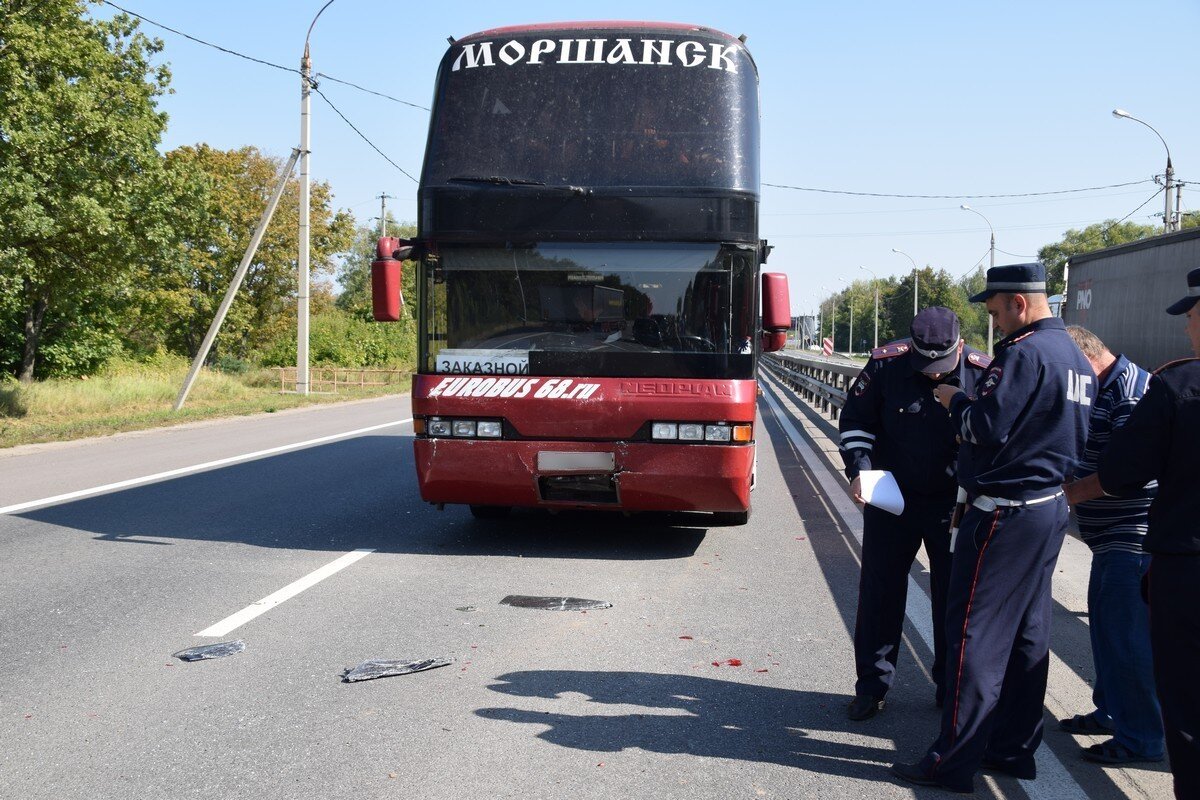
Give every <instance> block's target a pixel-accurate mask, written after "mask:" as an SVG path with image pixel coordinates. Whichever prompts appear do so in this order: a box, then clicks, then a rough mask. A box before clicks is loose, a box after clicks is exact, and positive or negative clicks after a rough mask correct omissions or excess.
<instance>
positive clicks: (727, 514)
mask: <svg viewBox="0 0 1200 800" xmlns="http://www.w3.org/2000/svg"><path fill="white" fill-rule="evenodd" d="M713 519H715V520H716V521H717V524H718V525H745V524H746V523H747V522H749V521H750V509H748V508H747V509H746V510H745V511H717V512H714V513H713Z"/></svg>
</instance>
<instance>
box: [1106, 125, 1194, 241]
mask: <svg viewBox="0 0 1200 800" xmlns="http://www.w3.org/2000/svg"><path fill="white" fill-rule="evenodd" d="M1112 115H1113V116H1114V117H1116V118H1117V119H1131V120H1133V121H1134V122H1140V123H1141V124H1143V125H1145V126H1146V127H1147V128H1149V129H1150V130H1152V131H1154V135H1155V136H1157V137H1158V140H1159V141H1160V142H1162V146H1163V148H1164V149H1166V151H1167V173H1166V181H1165V183H1166V191H1164V192H1163V233H1170V232H1171V231H1177V230H1179V204H1180V197H1179V193H1180V187H1179V186H1178V185H1177V184H1176V185H1175V213H1174V214H1173V215H1172V214H1171V185H1172V184H1174V183H1175V168H1174V167H1173V166H1171V148H1170V147H1167V140H1166V139H1164V138H1163V137H1162V134H1161V133H1159V132H1158V131H1156V130H1154V126H1153V125H1151V124H1150V123H1149V122H1146V121H1145V120H1141V119H1138V118H1137V117H1135V116H1134V115H1133V114H1130V113H1129V112H1128V111H1126V110H1125V109H1123V108H1114V109H1113V112H1112Z"/></svg>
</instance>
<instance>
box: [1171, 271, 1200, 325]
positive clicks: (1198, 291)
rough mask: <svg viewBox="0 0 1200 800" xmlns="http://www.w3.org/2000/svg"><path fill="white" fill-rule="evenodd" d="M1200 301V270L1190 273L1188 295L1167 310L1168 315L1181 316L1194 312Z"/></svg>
mask: <svg viewBox="0 0 1200 800" xmlns="http://www.w3.org/2000/svg"><path fill="white" fill-rule="evenodd" d="M1197 300H1200V269H1194V270H1192V271H1191V272H1189V273H1188V293H1187V295H1185V296H1184V297H1183V298H1182V299H1181V300H1176V301H1175V302H1174V303H1171V305H1170V306H1169V307H1168V308H1167V313H1168V314H1174V315H1175V316H1179V315H1180V314H1186V313H1187V312H1189V311H1191V310H1192V306H1194V305H1196V301H1197Z"/></svg>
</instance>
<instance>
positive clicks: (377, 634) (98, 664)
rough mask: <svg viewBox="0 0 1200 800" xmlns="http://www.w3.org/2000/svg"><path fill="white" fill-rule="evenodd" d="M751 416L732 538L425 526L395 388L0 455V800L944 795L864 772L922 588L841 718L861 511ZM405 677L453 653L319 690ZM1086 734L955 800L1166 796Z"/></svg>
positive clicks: (1077, 649) (907, 681)
mask: <svg viewBox="0 0 1200 800" xmlns="http://www.w3.org/2000/svg"><path fill="white" fill-rule="evenodd" d="M760 413H761V420H760V425H759V426H758V432H757V438H758V441H759V457H758V458H759V460H758V465H759V484H758V487H757V489H756V490H755V492H754V506H755V510H754V515H753V518H752V519H751V522H750V524H749V525H747V526H744V527H710V526H709V522H708V519H707V518H706V517H705V516H703V515H679V516H674V517H655V518H638V517H634V518H625V517H622V516H616V515H607V514H600V513H596V514H589V513H563V514H559V515H556V516H550V515H546V514H541V513H533V512H526V513H517V514H514V515H513V516H512V517H511V518H509V519H508V520H505V521H503V522H491V523H484V522H478V521H475V520H473V519H472V518H471V517H470V515H469V514H468V513H467V511H466V509H463V508H448V509H446V510H445V511H443V512H439V511H437V510H436V509H434V508H432V507H430V506H427V505H425V504H423V503H422V502H421V501H420V498H419V497H418V495H417V491H416V486H415V478H414V474H413V464H412V447H411V443H410V439H411V435H412V428H411V424H408V423H407V422H405V421H406V420H407V419H408V417H409V410H408V402H407V398H399V397H393V398H385V399H381V400H372V401H365V402H360V403H351V404H346V405H340V406H322V407H319V408H313V409H308V410H303V411H293V412H285V413H279V414H272V415H263V416H259V417H253V418H240V419H235V420H225V421H219V422H211V423H204V424H200V425H194V426H188V427H186V428H176V429H168V430H159V431H152V432H146V433H139V434H126V435H121V436H115V437H109V438H105V439H97V440H91V441H86V442H78V443H70V444H65V445H52V446H32V447H25V448H18V449H13V450H7V451H0V553H3V559H2V560H0V564H2V569H3V574H4V579H3V581H0V796H2V797H5V798H8V797H13V798H23V799H24V798H30V799H32V798H53V799H54V800H66V799H67V798H89V799H90V798H108V797H113V798H117V797H120V798H126V797H137V798H140V797H164V796H169V797H181V798H192V797H196V798H199V797H204V798H212V797H232V796H249V797H255V798H301V797H303V798H309V797H312V798H340V797H355V798H359V797H363V798H373V797H398V796H419V797H422V798H432V799H433V800H437V799H438V798H461V797H471V798H474V797H488V798H507V797H513V798H523V800H530V799H533V798H568V797H569V798H606V799H607V798H614V797H621V798H643V797H654V798H675V797H678V798H696V797H702V798H710V797H711V798H731V797H749V798H756V797H774V798H809V797H818V798H858V797H879V798H893V797H912V796H914V794H915V795H916V796H919V797H926V796H928V797H936V796H943V795H941V793H940V792H936V791H931V790H918V791H916V792H915V793H914V791H913V790H912V789H909V788H908V787H905V786H901V785H898V784H897V783H895V782H894V781H893V779H892V778H891V777H890V776H889V775H888V773H887V765H888V764H890V763H891V762H893V761H895V760H897V759H898V758H899V759H903V760H915V759H916V758H917V757H919V755H920V754H921V753H922V752H923V750H924V748H925V747H926V746H927V745H928V744H929V742H930V741H931V740H932V738H933V736H934V735H935V733H936V729H937V724H938V713H937V710H936V709H935V708H934V705H933V684H932V682H931V681H930V680H929V677H928V674H927V673H926V672H925V668H924V667H923V666H922V664H924V663H927V662H928V661H929V660H930V658H931V654H930V651H929V647H928V645H927V644H926V642H927V641H928V638H929V632H928V627H929V624H928V621H927V611H925V612H924V614H923V613H922V604H924V607H925V608H926V609H927V607H928V598H927V596H926V595H925V594H924V592H925V591H926V587H927V584H928V581H927V575H926V574H925V573H924V571H923V569H922V568H921V566H920V565H918V566H916V567H914V570H913V573H912V575H913V588H912V590H911V592H910V601H909V609H910V615H911V616H912V618H913V619H914V620H915V624H909V625H908V626H907V629H906V633H907V637H906V643H907V652H905V653H903V654H902V663H901V672H900V678H899V680H898V685H897V686H896V687H895V688H894V689H893V691H892V692H891V694H890V695H889V698H888V699H889V703H888V707H887V709H886V710H885V712H884V713H883V714H881V715H880V716H879V717H877V718H875V719H873V720H870V721H868V722H865V723H851V722H849V721H848V720H846V718H845V713H844V707H845V703H846V702H847V701H848V700H849V697H848V693H849V692H850V691H851V689H852V686H853V678H854V676H853V664H852V659H851V656H850V639H849V631H850V630H851V628H852V626H853V621H854V613H855V605H856V599H857V570H858V562H857V554H858V542H857V539H856V534H860V531H859V530H858V528H859V526H860V524H861V522H860V518H859V517H858V514H857V511H856V510H855V509H854V507H853V505H852V504H850V503H849V501H848V499H847V498H846V496H845V493H844V491H843V490H842V488H841V483H843V482H839V480H838V479H837V478H836V476H835V475H834V473H833V471H832V469H831V468H830V467H829V454H830V453H831V452H832V450H833V445H832V444H830V442H829V441H828V440H827V438H826V434H827V433H828V431H829V425H828V423H826V422H823V421H822V420H821V419H820V418H819V417H817V415H816V414H814V413H813V412H811V411H810V410H807V409H803V408H798V407H797V406H796V405H795V402H794V398H792V397H791V396H790V395H788V394H787V393H786V392H784V391H782V390H780V389H778V387H775V386H774V385H773V384H770V383H769V382H768V391H767V395H766V397H764V400H763V402H762V403H760ZM355 432H357V433H355ZM346 434H349V435H346ZM305 443H308V444H305ZM254 454H257V455H254ZM248 455H249V456H250V457H248V458H247V456H248ZM196 465H206V466H203V467H202V468H201V469H199V470H195V469H193V467H195V466H196ZM481 468H485V467H483V466H482V465H481ZM156 476H157V477H156ZM98 487H100V490H99V491H95V490H96V489H97V488H98ZM103 487H109V488H103ZM52 498H57V499H52ZM48 499H52V500H49V501H48ZM363 550H370V551H371V552H369V553H365V554H364V553H361V552H360V553H357V554H356V555H355V556H348V554H351V553H355V551H363ZM344 557H345V558H344ZM339 559H342V560H341V561H339ZM334 562H337V565H339V566H341V569H339V570H338V571H336V572H332V574H328V575H327V576H325V577H324V578H323V579H321V580H319V581H318V580H315V578H314V579H313V581H312V583H311V585H309V586H307V588H303V589H302V590H301V591H298V592H296V591H295V589H296V588H297V587H296V586H295V584H296V582H297V581H299V580H301V579H304V578H305V577H306V576H312V575H313V574H314V573H315V572H316V571H318V570H321V569H322V568H324V567H327V566H328V565H330V564H333V563H334ZM1087 569H1088V555H1087V551H1086V548H1084V547H1083V546H1082V545H1081V544H1079V542H1077V541H1074V540H1068V543H1067V545H1066V546H1065V548H1064V553H1063V557H1062V559H1061V562H1060V574H1059V579H1058V581H1057V585H1056V588H1055V598H1056V601H1057V603H1056V607H1055V620H1054V624H1055V630H1054V660H1053V663H1052V667H1051V687H1050V693H1049V696H1048V698H1047V706H1048V710H1047V719H1050V718H1051V717H1052V716H1058V715H1065V714H1073V713H1076V712H1084V711H1088V710H1090V709H1091V706H1090V704H1089V696H1090V688H1089V687H1088V683H1087V682H1088V681H1089V680H1091V677H1092V670H1091V664H1090V651H1089V649H1088V633H1087V618H1086V613H1085V608H1086V604H1085V602H1084V597H1085V592H1086V584H1087ZM289 586H290V587H292V591H291V592H289V593H290V595H291V596H290V597H288V598H287V599H281V598H280V597H279V596H278V594H277V593H279V592H280V590H283V589H285V587H289ZM285 594H288V593H285ZM510 594H524V595H546V596H574V597H583V598H592V599H598V600H605V601H608V602H611V603H612V604H613V605H612V608H609V609H604V610H593V611H588V612H586V613H580V612H554V611H540V610H531V609H520V608H512V607H509V606H503V605H500V604H499V601H500V600H501V599H502V598H504V597H505V596H507V595H510ZM264 599H267V600H268V602H261V603H260V602H259V601H263V600H264ZM246 609H249V610H247V611H244V610H246ZM463 609H468V610H463ZM471 609H473V610H471ZM243 611H244V613H242V615H241V616H240V617H237V618H236V619H235V620H234V621H233V622H232V623H228V624H235V623H239V622H240V624H238V627H236V628H234V629H233V630H231V631H230V632H229V633H227V634H223V635H220V636H198V635H197V634H198V633H201V632H206V631H208V630H209V629H211V628H212V627H213V626H215V625H217V624H218V623H221V622H222V621H225V620H228V619H229V618H230V617H231V616H234V615H237V614H239V612H243ZM230 639H242V640H244V641H245V643H246V650H245V651H244V652H242V653H240V654H237V655H234V656H230V657H228V658H224V659H220V660H214V661H203V662H196V663H183V662H181V661H179V660H177V659H174V658H172V657H171V654H172V653H174V652H176V651H178V650H181V649H183V648H187V647H192V646H196V645H201V644H208V643H213V642H216V641H223V640H230ZM433 657H445V658H452V659H455V661H454V663H453V664H451V665H450V666H447V667H443V668H440V669H435V670H430V671H427V672H421V673H417V674H413V675H406V676H402V677H393V678H387V679H382V680H376V681H368V682H363V683H355V684H346V683H342V682H341V681H340V679H339V676H340V673H341V672H342V670H343V669H345V668H346V667H349V666H353V665H355V664H357V663H359V662H361V661H363V660H366V659H370V658H392V659H406V660H407V659H413V660H415V659H421V658H433ZM731 659H732V660H736V661H735V663H736V662H737V661H740V666H735V665H734V664H731V663H730V660H731ZM714 662H715V663H714ZM1088 743H1090V740H1085V739H1076V738H1074V737H1070V736H1067V735H1066V734H1063V733H1060V732H1058V731H1054V730H1048V732H1047V735H1046V743H1045V745H1043V748H1042V750H1041V751H1040V767H1041V777H1039V779H1038V780H1037V781H1033V782H1018V781H1015V780H1012V779H1008V778H1000V779H995V778H992V777H990V776H989V777H986V778H980V779H978V780H977V795H978V796H981V797H1014V798H1020V797H1030V798H1042V797H1053V798H1083V797H1089V798H1117V797H1137V798H1141V797H1147V798H1158V797H1164V798H1165V797H1168V796H1169V795H1170V781H1169V775H1168V774H1167V773H1166V772H1165V769H1164V768H1162V767H1154V768H1150V769H1101V768H1099V767H1096V766H1093V765H1090V764H1085V763H1083V762H1081V761H1080V759H1079V757H1078V749H1079V745H1080V744H1088Z"/></svg>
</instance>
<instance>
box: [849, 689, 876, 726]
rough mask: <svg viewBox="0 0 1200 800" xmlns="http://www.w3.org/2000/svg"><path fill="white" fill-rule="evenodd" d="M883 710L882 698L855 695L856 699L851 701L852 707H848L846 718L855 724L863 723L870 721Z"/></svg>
mask: <svg viewBox="0 0 1200 800" xmlns="http://www.w3.org/2000/svg"><path fill="white" fill-rule="evenodd" d="M882 710H883V698H882V697H872V696H871V695H869V694H859V695H855V696H854V699H853V700H851V701H850V705H848V706H846V716H847V717H849V718H850V719H852V720H854V721H855V722H862V721H863V720H864V719H870V718H871V717H873V716H875V715H876V714H878V713H879V712H880V711H882Z"/></svg>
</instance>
